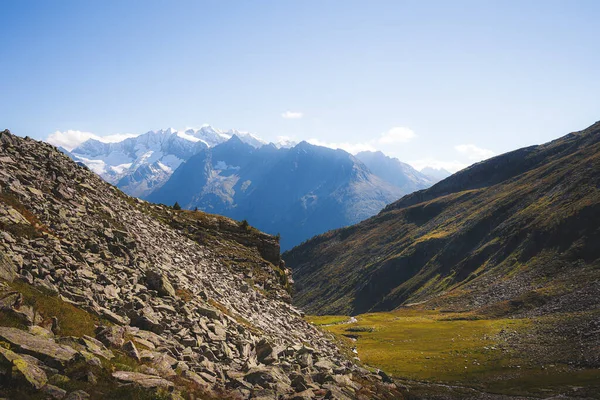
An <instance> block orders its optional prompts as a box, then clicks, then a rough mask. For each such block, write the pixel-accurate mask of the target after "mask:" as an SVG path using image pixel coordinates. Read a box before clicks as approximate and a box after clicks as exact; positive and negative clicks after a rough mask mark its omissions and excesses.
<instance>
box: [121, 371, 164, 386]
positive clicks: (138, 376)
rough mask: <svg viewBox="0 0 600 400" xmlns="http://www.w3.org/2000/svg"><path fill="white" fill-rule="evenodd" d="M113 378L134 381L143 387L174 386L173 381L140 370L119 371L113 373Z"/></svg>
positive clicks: (128, 381) (127, 381)
mask: <svg viewBox="0 0 600 400" xmlns="http://www.w3.org/2000/svg"><path fill="white" fill-rule="evenodd" d="M112 376H113V378H115V379H117V380H119V381H121V382H125V383H133V384H136V385H139V386H141V387H144V388H147V389H152V388H157V387H163V388H169V387H173V382H170V381H168V380H166V379H163V378H161V377H160V376H156V375H146V374H142V373H139V372H130V371H117V372H114V373H113V374H112Z"/></svg>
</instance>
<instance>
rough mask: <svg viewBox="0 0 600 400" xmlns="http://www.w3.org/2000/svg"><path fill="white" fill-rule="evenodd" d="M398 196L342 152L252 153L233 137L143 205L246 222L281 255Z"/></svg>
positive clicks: (306, 148) (266, 149)
mask: <svg viewBox="0 0 600 400" xmlns="http://www.w3.org/2000/svg"><path fill="white" fill-rule="evenodd" d="M404 193H405V192H404V191H402V190H401V189H400V188H398V187H395V186H393V185H392V184H389V183H387V182H384V181H383V180H382V179H380V178H379V177H377V176H375V175H374V174H373V173H372V172H371V171H370V170H369V169H368V168H367V167H366V166H365V165H364V164H363V163H361V162H360V161H359V160H358V159H356V158H355V157H353V156H352V155H350V154H348V153H346V152H344V151H342V150H332V149H328V148H324V147H319V146H313V145H310V144H308V143H306V142H302V143H300V144H298V145H297V146H295V147H293V148H291V149H277V148H276V147H275V146H272V145H268V146H262V147H260V148H255V147H252V146H250V145H248V144H246V143H243V142H242V141H240V140H239V139H238V138H237V137H236V136H234V137H233V138H232V139H230V140H229V141H227V142H225V143H223V144H220V145H218V146H215V147H214V148H210V149H206V150H204V151H201V152H200V153H198V154H197V155H195V156H193V157H191V158H190V159H189V160H188V161H187V162H185V163H183V164H182V165H181V166H180V167H179V168H178V169H177V170H176V171H175V172H174V173H173V175H172V176H171V178H170V179H169V180H168V181H167V182H166V183H165V184H164V185H163V186H162V187H161V188H160V189H158V190H156V191H154V192H153V193H152V194H150V195H149V196H148V197H147V199H148V200H150V201H152V202H156V203H164V204H173V203H175V202H176V201H177V202H179V203H180V204H181V205H182V206H183V207H184V208H188V209H192V208H195V207H198V208H199V209H201V210H205V211H209V212H213V213H217V214H221V215H226V216H228V217H232V218H235V219H239V220H242V219H246V220H248V222H249V223H250V224H252V225H253V226H256V227H257V228H259V229H261V230H264V231H266V232H269V233H272V234H276V233H280V234H281V246H282V248H283V249H287V248H290V247H292V246H293V245H296V244H298V243H300V242H301V241H303V240H305V239H307V238H309V237H311V236H313V235H316V234H318V233H321V232H325V231H327V230H330V229H335V228H339V227H342V226H346V225H349V224H352V223H356V222H358V221H361V220H363V219H365V218H368V217H370V216H372V215H374V214H376V213H377V212H378V211H379V210H381V209H382V208H383V207H384V206H385V205H386V204H389V203H390V202H392V201H394V200H396V199H398V198H399V197H400V196H401V195H402V194H404Z"/></svg>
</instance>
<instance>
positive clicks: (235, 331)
mask: <svg viewBox="0 0 600 400" xmlns="http://www.w3.org/2000/svg"><path fill="white" fill-rule="evenodd" d="M219 227H221V228H219ZM253 235H254V236H253ZM274 244H275V245H276V239H275V238H273V237H270V236H268V235H264V234H261V233H259V232H255V231H254V230H253V229H252V228H246V227H241V225H240V224H238V223H237V222H234V221H231V220H228V219H226V218H223V217H216V216H211V215H208V214H204V213H200V212H191V211H175V210H172V209H170V208H168V207H165V206H159V205H152V204H149V203H146V202H144V201H140V200H137V199H134V198H131V197H128V196H126V195H124V194H123V193H122V192H120V191H119V190H118V189H116V188H115V187H113V186H111V185H109V184H107V183H105V182H104V181H102V180H101V179H100V178H99V177H98V176H96V175H95V174H94V173H93V172H91V171H90V170H88V169H87V168H85V167H82V166H79V165H77V164H75V163H74V162H73V161H71V160H70V159H69V158H68V157H67V156H65V155H64V154H62V153H61V152H59V151H58V150H57V149H55V148H54V147H52V146H51V145H48V144H45V143H41V142H37V141H34V140H31V139H28V138H25V139H23V138H19V137H16V136H14V135H12V134H10V133H9V132H8V131H4V132H1V133H0V272H1V273H0V278H2V282H0V316H1V318H0V326H2V327H0V345H1V346H3V348H4V349H6V350H4V349H3V350H1V353H0V364H1V365H2V368H0V374H1V375H2V376H1V378H2V379H3V381H4V382H7V385H6V389H0V395H7V396H9V397H18V398H27V397H26V395H27V393H30V392H28V390H32V391H38V390H39V391H43V392H44V393H46V395H48V396H50V397H54V398H73V399H75V398H86V396H89V395H93V397H95V398H116V397H117V396H129V395H130V394H124V393H129V392H126V391H127V390H150V391H159V392H161V391H162V392H163V393H170V394H169V396H171V398H174V399H175V398H177V399H179V398H181V397H179V396H181V395H182V394H185V395H186V396H191V397H190V398H192V397H193V396H197V397H198V396H200V397H201V398H210V397H229V398H358V397H361V396H362V398H394V397H396V398H397V397H398V396H400V394H399V392H398V391H397V389H396V387H395V386H394V385H393V384H384V383H382V382H381V378H380V377H379V376H378V375H375V374H371V373H369V372H368V371H367V370H365V369H363V368H361V367H359V366H357V365H356V364H355V362H354V361H353V360H350V359H348V358H347V357H346V356H344V355H343V354H342V353H341V352H340V350H339V349H338V347H337V346H336V344H335V343H334V342H333V341H332V339H331V338H330V337H329V336H327V335H326V334H324V333H323V332H322V331H320V330H318V329H317V328H315V327H314V326H312V325H310V324H308V323H307V322H305V321H304V320H303V319H302V312H301V311H300V310H298V309H296V308H295V307H293V306H292V305H290V304H289V284H290V277H289V272H288V271H287V270H286V269H285V267H284V266H283V264H282V263H281V262H280V259H279V256H278V252H275V251H274V250H273V246H274ZM19 382H27V385H21V384H19ZM25 386H27V387H25ZM111 396H112V397H111ZM197 397H196V398H197Z"/></svg>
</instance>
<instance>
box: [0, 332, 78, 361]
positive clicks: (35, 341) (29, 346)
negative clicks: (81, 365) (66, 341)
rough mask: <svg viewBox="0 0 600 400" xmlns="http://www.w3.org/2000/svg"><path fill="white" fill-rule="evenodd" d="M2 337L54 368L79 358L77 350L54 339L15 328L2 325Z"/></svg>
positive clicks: (0, 335)
mask: <svg viewBox="0 0 600 400" xmlns="http://www.w3.org/2000/svg"><path fill="white" fill-rule="evenodd" d="M0 339H2V340H4V341H6V342H9V343H10V344H11V345H12V346H14V347H15V348H17V349H19V351H21V352H23V353H26V354H30V355H32V356H34V357H37V358H39V359H40V360H42V361H44V362H45V363H47V364H48V365H50V366H51V367H54V368H64V367H65V366H67V365H68V364H70V363H72V362H73V361H74V360H76V358H77V355H78V353H77V351H75V350H74V349H73V348H71V347H68V346H63V345H59V344H56V343H55V342H54V341H53V340H51V339H47V338H43V337H39V336H35V335H32V334H30V333H27V332H24V331H21V330H19V329H15V328H7V327H0Z"/></svg>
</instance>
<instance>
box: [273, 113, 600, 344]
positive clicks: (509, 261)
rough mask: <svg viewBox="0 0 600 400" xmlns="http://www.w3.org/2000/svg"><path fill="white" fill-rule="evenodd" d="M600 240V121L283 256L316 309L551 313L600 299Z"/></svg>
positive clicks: (303, 301)
mask: <svg viewBox="0 0 600 400" xmlns="http://www.w3.org/2000/svg"><path fill="white" fill-rule="evenodd" d="M599 243H600V123H596V124H595V125H593V126H591V127H589V128H588V129H586V130H583V131H581V132H576V133H571V134H569V135H567V136H564V137H562V138H560V139H558V140H555V141H552V142H550V143H547V144H544V145H540V146H532V147H528V148H524V149H520V150H516V151H513V152H510V153H507V154H504V155H501V156H498V157H494V158H492V159H489V160H487V161H484V162H481V163H478V164H475V165H473V166H471V167H469V168H467V169H465V170H463V171H460V172H458V173H456V174H454V175H453V176H451V177H449V178H447V179H445V180H443V181H441V182H440V183H438V184H436V185H434V186H433V187H431V188H429V189H426V190H422V191H419V192H415V193H413V194H410V195H407V196H405V197H403V198H402V199H400V200H399V201H397V202H395V203H393V204H390V205H389V206H387V207H386V208H385V209H384V210H383V211H382V212H380V213H379V214H378V215H377V216H375V217H373V218H370V219H369V220H366V221H364V222H362V223H360V224H357V225H355V226H352V227H348V228H344V229H339V230H336V231H331V232H328V233H326V234H323V235H321V236H318V237H315V238H313V239H311V240H310V241H308V242H307V243H305V244H303V245H301V246H298V247H296V248H294V249H293V250H291V251H289V252H287V253H285V254H284V255H283V257H284V259H285V260H286V262H287V263H288V265H289V266H290V267H291V268H292V269H293V271H294V276H295V279H296V282H297V286H296V288H297V291H298V293H297V295H296V297H295V301H296V304H297V305H299V306H301V307H304V308H306V309H307V311H308V312H310V313H320V314H338V313H347V314H355V313H364V312H368V311H379V310H391V309H394V308H396V307H399V306H402V305H408V304H414V303H422V302H424V303H423V304H422V305H421V306H422V307H426V308H427V307H429V308H442V309H444V310H453V311H464V310H474V309H477V310H483V311H484V312H486V313H487V314H488V315H519V314H520V315H534V314H536V315H540V314H545V313H552V312H566V311H569V312H594V310H597V309H598V306H599V305H600V302H599V301H598V293H600V268H598V267H600V245H599ZM591 318H592V319H593V318H595V317H591ZM588 322H590V325H589V326H588V328H586V329H585V331H586V332H587V331H589V332H593V331H594V328H593V327H594V326H595V324H593V323H592V322H593V321H591V320H590V321H588ZM594 343H595V342H594Z"/></svg>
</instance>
